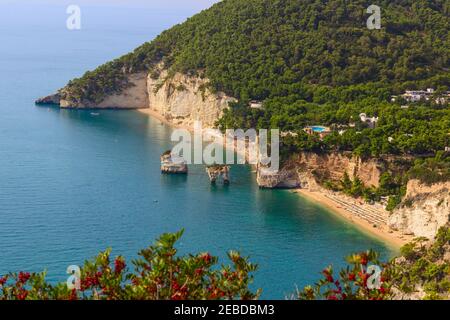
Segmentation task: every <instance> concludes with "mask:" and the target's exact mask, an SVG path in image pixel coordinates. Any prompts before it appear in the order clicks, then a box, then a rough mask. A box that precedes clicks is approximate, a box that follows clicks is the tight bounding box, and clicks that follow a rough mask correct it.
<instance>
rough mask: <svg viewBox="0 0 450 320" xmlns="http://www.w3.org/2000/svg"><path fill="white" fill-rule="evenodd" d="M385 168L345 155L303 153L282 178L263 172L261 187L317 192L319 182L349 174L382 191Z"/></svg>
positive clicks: (284, 167) (282, 172)
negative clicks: (298, 188)
mask: <svg viewBox="0 0 450 320" xmlns="http://www.w3.org/2000/svg"><path fill="white" fill-rule="evenodd" d="M383 165H384V164H383V163H381V162H380V161H377V160H374V159H371V160H368V161H362V160H361V159H360V158H358V157H354V156H352V155H351V154H345V153H333V154H316V153H311V152H302V153H299V154H297V155H295V156H293V157H292V158H291V159H290V160H289V161H287V162H286V163H285V164H284V166H283V167H282V169H281V170H280V172H279V173H278V174H270V173H265V172H264V170H261V171H260V172H259V174H258V184H259V185H260V186H261V187H263V188H286V187H287V188H289V187H290V188H296V187H302V188H307V189H315V188H316V187H317V186H318V185H317V182H316V181H317V179H318V178H319V179H328V180H334V181H338V180H341V179H342V177H343V175H344V173H345V172H347V173H348V175H349V176H350V177H351V178H352V179H353V178H354V177H359V178H360V179H361V180H362V181H363V182H364V184H365V185H367V186H375V187H378V184H379V180H380V175H381V174H382V169H381V167H382V166H383Z"/></svg>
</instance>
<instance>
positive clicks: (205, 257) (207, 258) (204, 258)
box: [202, 253, 212, 263]
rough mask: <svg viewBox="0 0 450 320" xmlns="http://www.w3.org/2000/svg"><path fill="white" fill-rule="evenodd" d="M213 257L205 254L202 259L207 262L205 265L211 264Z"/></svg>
mask: <svg viewBox="0 0 450 320" xmlns="http://www.w3.org/2000/svg"><path fill="white" fill-rule="evenodd" d="M211 258H212V257H211V255H210V254H209V253H205V254H204V255H203V257H202V259H203V261H204V262H205V263H210V262H211Z"/></svg>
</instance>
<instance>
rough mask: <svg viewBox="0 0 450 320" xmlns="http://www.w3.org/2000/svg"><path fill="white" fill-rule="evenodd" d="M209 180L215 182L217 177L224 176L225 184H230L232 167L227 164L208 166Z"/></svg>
mask: <svg viewBox="0 0 450 320" xmlns="http://www.w3.org/2000/svg"><path fill="white" fill-rule="evenodd" d="M206 172H207V173H208V176H209V180H210V181H211V183H212V184H215V183H216V181H217V178H222V181H223V184H225V185H228V184H230V167H229V166H225V165H213V166H208V167H207V168H206Z"/></svg>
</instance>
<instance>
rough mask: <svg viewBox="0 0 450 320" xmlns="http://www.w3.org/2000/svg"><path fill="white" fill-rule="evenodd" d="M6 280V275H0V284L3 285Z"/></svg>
mask: <svg viewBox="0 0 450 320" xmlns="http://www.w3.org/2000/svg"><path fill="white" fill-rule="evenodd" d="M6 281H8V278H7V277H0V286H3V285H4V284H5V283H6Z"/></svg>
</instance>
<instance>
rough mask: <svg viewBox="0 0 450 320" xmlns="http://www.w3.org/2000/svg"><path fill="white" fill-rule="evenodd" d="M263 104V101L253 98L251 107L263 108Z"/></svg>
mask: <svg viewBox="0 0 450 320" xmlns="http://www.w3.org/2000/svg"><path fill="white" fill-rule="evenodd" d="M262 105H263V104H262V102H261V101H256V100H252V101H250V104H249V107H250V108H252V109H262Z"/></svg>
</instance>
